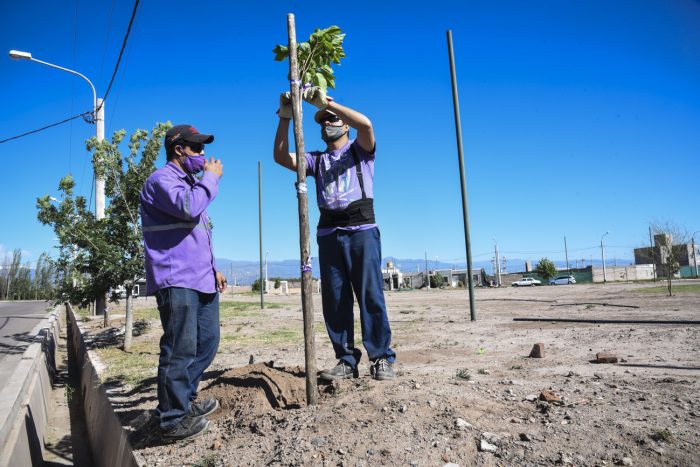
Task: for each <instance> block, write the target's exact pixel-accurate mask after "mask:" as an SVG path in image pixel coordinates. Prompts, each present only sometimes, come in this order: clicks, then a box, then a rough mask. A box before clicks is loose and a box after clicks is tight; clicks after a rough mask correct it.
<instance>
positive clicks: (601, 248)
mask: <svg viewBox="0 0 700 467" xmlns="http://www.w3.org/2000/svg"><path fill="white" fill-rule="evenodd" d="M609 233H610V232H605V233H604V234H603V236H602V237H600V257H601V258H602V259H603V283H606V282H607V281H608V280H607V278H606V277H605V249H604V248H603V238H604V237H605V236H606V235H607V234H609Z"/></svg>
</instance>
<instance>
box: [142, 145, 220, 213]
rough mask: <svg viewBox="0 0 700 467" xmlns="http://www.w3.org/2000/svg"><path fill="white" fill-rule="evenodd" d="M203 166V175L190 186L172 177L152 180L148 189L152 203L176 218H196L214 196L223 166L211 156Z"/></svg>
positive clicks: (217, 189)
mask: <svg viewBox="0 0 700 467" xmlns="http://www.w3.org/2000/svg"><path fill="white" fill-rule="evenodd" d="M204 167H205V168H204V176H203V177H202V178H201V179H200V180H197V181H196V182H195V184H194V186H192V187H190V186H189V185H187V184H185V183H184V182H181V181H180V180H179V179H177V180H176V179H174V178H172V177H171V178H168V179H160V180H154V181H153V183H152V186H151V189H150V191H151V193H152V204H153V205H154V206H155V207H156V208H158V209H159V210H161V211H163V212H165V213H167V214H170V215H171V216H173V217H177V218H178V219H182V220H187V221H191V220H194V219H197V218H198V217H199V215H200V214H202V212H204V210H205V209H206V208H207V206H209V204H211V202H212V201H213V200H214V198H215V197H216V195H217V193H218V191H219V179H220V178H221V176H222V175H223V168H224V166H223V164H222V163H221V161H220V160H215V159H214V158H213V157H212V158H210V160H209V161H208V162H206V163H205V166H204Z"/></svg>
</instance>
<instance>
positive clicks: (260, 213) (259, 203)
mask: <svg viewBox="0 0 700 467" xmlns="http://www.w3.org/2000/svg"><path fill="white" fill-rule="evenodd" d="M258 232H259V235H260V241H259V243H260V283H259V285H260V308H261V309H262V308H265V299H264V298H263V295H264V294H265V286H264V285H263V254H262V251H263V243H262V162H260V161H258Z"/></svg>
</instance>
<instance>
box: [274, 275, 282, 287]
mask: <svg viewBox="0 0 700 467" xmlns="http://www.w3.org/2000/svg"><path fill="white" fill-rule="evenodd" d="M281 286H282V283H281V282H280V279H279V277H276V278H275V285H274V287H275V289H279V288H280V287H281Z"/></svg>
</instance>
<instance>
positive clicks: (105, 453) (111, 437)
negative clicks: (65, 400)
mask: <svg viewBox="0 0 700 467" xmlns="http://www.w3.org/2000/svg"><path fill="white" fill-rule="evenodd" d="M66 316H67V320H68V328H69V331H70V332H69V335H68V341H69V342H68V352H69V353H70V354H71V357H73V359H74V360H73V361H74V362H77V369H76V370H77V371H76V373H77V374H78V377H79V379H80V392H81V397H82V408H83V413H84V415H85V425H86V427H87V434H88V442H89V443H90V450H91V451H92V456H93V460H94V462H95V464H96V465H97V466H110V467H111V466H114V467H140V466H142V465H145V464H144V463H143V462H142V461H139V460H138V458H137V455H136V454H135V453H134V450H133V448H132V447H131V443H129V439H128V436H127V433H126V431H125V430H124V428H123V427H122V424H121V422H120V421H119V417H117V415H116V413H114V409H113V408H112V404H111V402H110V400H109V397H108V396H107V391H106V390H105V388H104V386H102V383H101V382H100V378H99V375H98V372H97V369H96V368H95V364H94V363H93V361H92V359H91V358H90V355H89V352H88V350H87V347H86V346H85V340H84V339H83V334H82V332H81V330H80V326H79V325H78V320H77V319H76V317H75V314H73V310H72V307H71V306H70V305H68V304H67V305H66Z"/></svg>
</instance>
